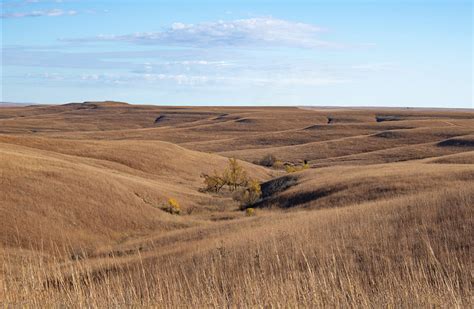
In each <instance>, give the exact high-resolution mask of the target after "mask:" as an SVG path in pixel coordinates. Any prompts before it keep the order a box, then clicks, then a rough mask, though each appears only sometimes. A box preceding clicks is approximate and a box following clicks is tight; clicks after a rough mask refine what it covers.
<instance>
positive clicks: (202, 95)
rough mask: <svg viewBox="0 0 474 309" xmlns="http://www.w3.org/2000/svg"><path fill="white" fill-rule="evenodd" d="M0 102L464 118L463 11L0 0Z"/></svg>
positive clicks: (437, 2) (414, 5)
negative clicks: (313, 109)
mask: <svg viewBox="0 0 474 309" xmlns="http://www.w3.org/2000/svg"><path fill="white" fill-rule="evenodd" d="M1 10H2V12H1V19H0V21H1V23H2V26H1V29H2V31H1V34H0V38H1V40H2V49H1V58H2V66H1V68H2V74H1V85H2V87H1V90H0V94H1V101H4V102H28V103H30V102H35V103H67V102H83V101H100V100H116V101H125V102H129V103H140V104H163V105H298V106H301V105H312V106H402V107H450V108H451V107H457V108H473V96H472V89H473V88H474V87H473V78H472V72H473V62H472V50H473V41H472V32H473V26H472V13H473V2H472V1H471V0H467V1H465V0H464V1H463V0H412V1H409V0H399V1H394V0H372V1H370V0H365V1H362V0H352V1H350V0H345V1H339V0H332V1H330V0H325V1H318V0H313V1H309V0H307V1H299V0H293V1H289V0H287V1H279V0H273V1H269V0H260V1H259V0H252V1H250V0H240V1H236V0H228V1H226V0H220V1H216V0H207V1H199V0H195V1H191V0H189V1H179V0H173V1H171V0H167V1H160V0H155V1H142V0H136V1H125V0H115V1H100V0H99V1H87V0H3V1H2V2H1Z"/></svg>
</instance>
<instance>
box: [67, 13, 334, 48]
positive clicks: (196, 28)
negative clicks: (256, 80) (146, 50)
mask: <svg viewBox="0 0 474 309" xmlns="http://www.w3.org/2000/svg"><path fill="white" fill-rule="evenodd" d="M322 32H324V29H323V28H321V27H318V26H315V25H312V24H307V23H301V22H292V21H287V20H283V19H276V18H271V17H261V18H249V19H237V20H232V21H222V20H221V21H217V22H203V23H198V24H184V23H173V24H172V25H171V26H169V27H168V28H166V29H164V30H162V31H157V32H142V33H135V34H125V35H100V36H97V37H94V38H79V39H63V40H64V41H70V42H71V41H75V42H98V41H103V42H109V41H110V42H117V41H118V42H128V43H134V44H145V45H177V46H190V47H215V46H217V47H219V46H221V47H247V46H289V47H303V48H317V47H338V46H339V45H338V44H336V43H332V42H328V41H324V40H321V39H320V38H319V34H321V33H322Z"/></svg>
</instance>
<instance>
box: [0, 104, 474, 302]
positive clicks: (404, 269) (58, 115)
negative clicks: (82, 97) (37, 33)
mask: <svg viewBox="0 0 474 309" xmlns="http://www.w3.org/2000/svg"><path fill="white" fill-rule="evenodd" d="M473 132H474V113H473V112H472V111H470V110H423V109H342V108H340V109H338V108H331V109H330V108H325V109H312V108H306V109H302V108H288V107H281V108H235V107H193V108H191V107H157V106H134V105H129V104H126V103H121V102H86V103H71V104H66V105H62V106H27V107H4V108H2V109H1V110H0V176H1V177H0V181H1V186H0V219H1V222H2V224H1V225H0V304H2V305H6V306H32V307H51V306H66V307H76V306H79V307H97V308H103V307H111V306H132V305H134V306H159V307H174V308H175V307H262V306H274V307H297V306H301V307H387V306H388V307H428V306H429V307H433V306H434V307H471V306H472V305H473V304H472V298H471V289H472V274H471V272H470V270H471V269H472V250H471V248H472V240H471V238H472V237H471V235H472V234H473V232H474V231H473V228H472V226H474V222H473V218H474V216H473V215H474V214H473V207H472V205H474V193H473V192H474V186H473V183H474V165H473V164H474V161H473V151H474V144H473ZM266 155H274V156H275V157H276V159H277V163H278V164H275V166H273V167H263V166H260V165H258V163H259V162H260V160H261V159H262V158H263V157H265V156H266ZM229 157H236V158H239V159H241V160H242V161H239V165H240V166H241V167H242V168H243V169H244V170H245V171H246V172H247V174H248V175H249V177H251V178H253V179H256V180H258V182H259V184H260V188H261V196H260V198H259V199H258V200H257V201H255V202H252V203H251V204H249V205H245V206H244V207H242V206H241V205H239V203H238V202H236V201H234V200H233V196H236V195H237V193H236V192H229V190H226V189H224V190H222V191H220V192H205V191H203V190H202V188H203V187H204V183H203V178H202V177H201V175H202V174H210V175H213V173H214V172H217V173H222V172H223V171H224V170H225V168H226V167H227V165H228V158H229ZM303 160H307V161H308V165H307V166H306V167H307V169H304V170H301V171H297V172H291V173H287V172H286V171H285V168H284V165H285V164H286V165H288V166H293V167H296V168H295V169H296V170H297V169H298V167H301V166H302V162H303ZM169 198H173V199H175V200H176V201H177V202H178V203H179V204H180V207H181V212H180V214H179V215H176V214H171V213H169V212H167V211H165V207H164V206H166V205H167V203H168V199H169ZM249 207H250V208H252V209H253V212H246V211H245V210H243V211H242V210H241V209H242V208H249Z"/></svg>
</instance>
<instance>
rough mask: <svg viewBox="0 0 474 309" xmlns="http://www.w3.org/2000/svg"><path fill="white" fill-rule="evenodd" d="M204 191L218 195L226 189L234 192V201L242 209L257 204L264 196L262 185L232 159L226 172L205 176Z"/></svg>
mask: <svg viewBox="0 0 474 309" xmlns="http://www.w3.org/2000/svg"><path fill="white" fill-rule="evenodd" d="M201 177H203V178H204V185H205V187H204V188H203V191H205V192H215V193H218V192H220V191H221V190H222V189H224V188H226V189H228V190H229V191H230V192H233V199H234V200H236V201H238V202H240V205H241V209H246V208H247V207H249V206H251V205H253V204H255V203H256V202H258V200H260V198H261V196H262V190H261V188H260V183H259V182H258V181H257V180H255V179H251V178H250V177H249V176H248V175H247V172H246V171H245V170H244V168H243V167H242V166H240V165H239V163H238V162H237V160H236V159H234V158H230V159H229V164H228V166H227V167H226V168H225V170H224V171H223V172H222V173H221V174H219V173H217V172H216V171H214V174H213V175H207V174H203V175H202V176H201Z"/></svg>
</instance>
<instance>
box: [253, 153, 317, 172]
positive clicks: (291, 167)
mask: <svg viewBox="0 0 474 309" xmlns="http://www.w3.org/2000/svg"><path fill="white" fill-rule="evenodd" d="M256 163H258V164H260V165H262V166H265V167H273V168H277V169H281V168H284V169H285V171H286V172H287V173H294V172H299V171H302V170H305V169H308V168H309V164H308V161H306V160H304V161H303V163H302V164H299V165H295V164H290V163H283V162H282V161H280V160H278V159H277V158H276V157H275V156H274V155H272V154H267V155H265V156H264V157H263V158H262V159H260V161H258V162H256Z"/></svg>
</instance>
